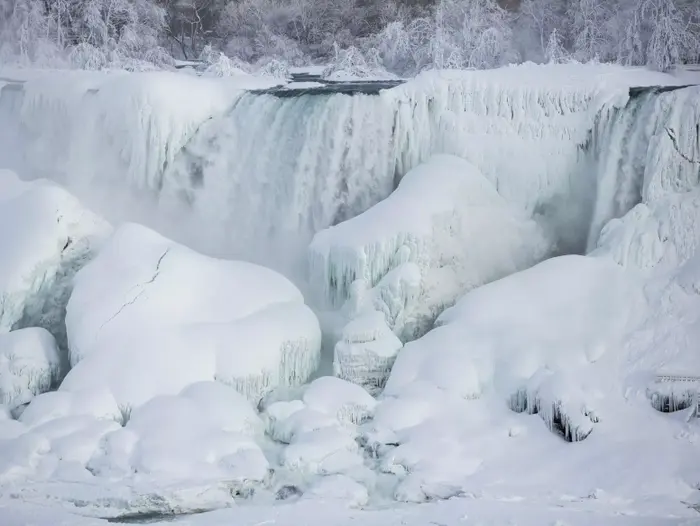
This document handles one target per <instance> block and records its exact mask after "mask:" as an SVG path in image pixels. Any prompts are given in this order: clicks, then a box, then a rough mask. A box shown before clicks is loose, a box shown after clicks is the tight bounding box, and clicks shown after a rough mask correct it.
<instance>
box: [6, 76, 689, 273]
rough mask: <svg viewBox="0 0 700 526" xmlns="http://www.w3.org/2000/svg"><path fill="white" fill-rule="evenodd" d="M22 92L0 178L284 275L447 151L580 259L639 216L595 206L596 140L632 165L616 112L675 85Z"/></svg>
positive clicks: (148, 83)
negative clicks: (32, 184) (632, 98)
mask: <svg viewBox="0 0 700 526" xmlns="http://www.w3.org/2000/svg"><path fill="white" fill-rule="evenodd" d="M14 76H15V78H17V75H16V74H15V75H14ZM3 77H6V75H3ZM20 80H22V82H11V83H7V84H6V85H5V86H4V87H2V88H1V91H0V119H2V122H3V124H4V125H3V127H2V130H1V131H0V164H3V165H7V166H8V167H10V168H14V169H15V170H16V171H18V172H19V173H20V174H22V175H24V176H25V177H35V176H39V175H40V176H50V177H52V178H54V179H58V180H60V181H62V182H64V183H65V184H67V185H68V187H69V189H70V190H71V191H73V192H74V193H76V194H77V195H78V196H79V197H81V198H83V199H86V200H87V201H88V202H89V204H93V205H94V206H95V207H96V208H99V209H100V210H102V211H103V213H105V214H106V215H107V216H108V218H109V219H114V220H121V219H128V220H138V221H141V222H145V223H147V224H149V225H150V226H153V227H157V228H158V229H159V230H161V231H164V232H165V233H166V234H167V235H170V236H171V237H174V238H176V239H178V240H180V241H187V242H189V243H190V244H193V245H195V246H196V248H198V249H200V250H204V251H206V252H208V253H213V252H217V255H222V254H226V255H236V256H246V257H249V258H252V259H256V260H258V261H261V260H264V261H267V262H269V261H270V260H272V261H273V262H274V263H275V264H278V265H279V264H280V262H279V259H280V258H278V257H276V256H277V254H279V253H285V254H286V255H287V257H286V258H285V259H293V258H294V257H295V255H298V253H299V251H301V250H303V248H300V247H303V246H305V242H306V241H308V240H309V239H310V238H311V236H312V235H313V234H314V233H315V232H317V231H318V230H320V229H323V228H326V227H328V226H331V225H333V224H336V223H338V222H339V221H342V220H345V219H348V218H351V217H354V216H355V215H357V214H359V213H360V212H363V211H365V210H367V209H368V208H369V207H370V206H372V205H374V204H376V203H377V202H379V201H380V200H382V199H383V198H385V197H386V196H387V195H389V193H390V192H391V191H392V190H393V189H394V188H395V187H396V184H397V182H398V180H399V179H400V178H401V177H402V176H403V175H404V174H406V173H407V172H408V171H409V170H410V169H411V168H414V167H416V166H417V165H419V164H421V163H422V162H424V161H426V160H427V159H428V158H429V157H431V156H432V155H434V154H441V153H447V154H453V155H457V156H459V157H462V158H464V159H466V160H468V161H469V162H471V163H472V164H474V165H475V166H476V167H477V168H478V169H479V170H480V171H481V172H482V173H483V174H484V175H485V177H486V178H487V179H488V180H489V181H490V182H491V183H492V184H493V185H494V186H495V187H496V189H497V190H498V192H499V193H500V194H501V195H502V196H503V197H504V198H505V199H506V200H507V201H508V202H510V203H511V204H514V205H516V206H519V207H521V208H523V209H524V210H525V211H526V212H527V213H530V214H532V215H534V216H535V217H536V218H538V219H539V220H540V222H541V223H542V224H543V226H545V227H546V228H548V229H550V230H552V231H553V232H554V235H555V237H556V238H557V239H558V241H559V245H560V246H559V250H560V251H562V252H581V251H582V250H583V249H584V248H585V247H586V245H587V244H589V243H588V241H589V239H588V238H589V237H591V236H592V237H595V235H593V234H591V236H589V228H588V227H589V223H590V221H591V217H592V214H593V213H594V212H593V210H594V209H595V210H596V212H595V213H596V221H595V225H596V227H595V229H598V228H599V227H598V225H599V224H601V223H604V222H605V219H607V218H608V217H609V216H615V215H619V214H620V213H624V212H626V211H627V210H626V208H629V207H631V206H634V205H635V204H636V202H635V200H634V199H632V200H631V201H630V202H629V203H627V202H622V203H621V204H618V205H615V206H612V207H611V206H610V205H603V206H602V207H601V206H597V205H596V203H595V201H596V198H595V196H596V190H595V189H596V179H597V177H596V173H597V172H598V167H599V166H600V163H601V162H604V161H602V160H601V155H600V154H599V153H600V152H598V151H596V150H595V148H593V149H592V148H591V145H592V144H593V142H592V139H591V137H592V135H595V136H602V137H606V139H605V140H606V141H607V140H608V139H607V138H608V137H610V138H612V139H613V140H616V141H617V143H616V144H610V145H609V146H610V149H611V151H621V152H622V151H626V149H627V147H626V146H624V145H623V144H622V143H623V142H627V141H628V137H626V135H625V134H624V133H618V134H617V135H614V134H613V132H612V131H611V130H612V129H613V128H614V129H615V130H618V129H620V130H621V129H622V128H624V123H626V122H629V121H630V119H637V118H638V117H636V116H634V115H636V113H638V112H637V110H635V108H633V107H632V106H630V108H629V111H628V109H627V108H625V109H623V110H620V108H624V107H625V105H626V104H628V100H629V93H628V88H629V87H630V86H647V85H668V84H674V83H677V81H676V80H675V79H673V78H672V77H669V76H666V75H662V74H656V73H651V72H648V71H644V70H634V69H633V70H626V69H622V68H617V67H611V66H601V65H590V66H581V65H570V66H569V65H563V66H556V67H541V66H534V65H523V66H518V67H510V68H503V69H500V70H494V71H487V72H433V73H426V74H423V75H421V76H420V77H418V78H417V79H415V80H412V81H410V82H407V83H405V84H404V85H401V86H399V87H397V88H394V89H390V90H385V91H382V92H380V93H379V94H378V95H362V94H356V95H354V96H349V95H344V94H335V95H327V94H326V95H312V94H304V95H300V96H298V97H284V98H279V97H275V96H273V95H260V94H255V93H244V92H243V91H242V90H244V89H246V88H254V87H264V86H265V85H269V84H272V83H273V82H271V81H269V80H260V79H253V78H243V79H233V80H228V81H226V80H221V79H218V80H213V79H202V78H193V77H190V76H186V75H174V74H156V73H152V74H133V75H124V74H97V75H96V74H88V73H71V74H57V73H53V74H50V75H49V74H45V75H33V76H29V78H21V79H20ZM266 83H267V84H266ZM635 104H637V105H640V104H641V105H642V106H643V105H644V104H643V103H642V102H635ZM606 116H609V118H606ZM616 116H617V117H616ZM618 120H622V121H623V124H622V125H621V124H620V123H618ZM615 133H617V132H615ZM611 134H613V135H614V136H613V135H611ZM606 148H607V143H606ZM606 159H607V157H606ZM613 164H614V159H612V160H608V161H607V164H606V166H612V165H613ZM598 178H600V176H599V177H598ZM603 186H604V185H601V187H603ZM134 194H136V195H137V196H138V198H136V197H135V196H134ZM632 194H634V192H632ZM156 208H157V209H158V212H157V213H154V212H153V210H154V209H156ZM185 215H186V216H187V219H186V220H185V219H183V216H185ZM123 216H127V217H123ZM242 225H243V226H244V227H243V228H242ZM600 226H602V225H600ZM203 231H206V235H202V232H203Z"/></svg>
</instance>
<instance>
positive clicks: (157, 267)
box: [95, 247, 171, 341]
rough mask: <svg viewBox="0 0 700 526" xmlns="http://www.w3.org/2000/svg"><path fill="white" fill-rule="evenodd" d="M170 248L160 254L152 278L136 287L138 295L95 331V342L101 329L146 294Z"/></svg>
mask: <svg viewBox="0 0 700 526" xmlns="http://www.w3.org/2000/svg"><path fill="white" fill-rule="evenodd" d="M170 248H171V247H168V248H167V249H166V250H165V252H163V254H161V256H160V257H159V258H158V262H157V263H156V270H155V272H154V273H153V276H152V277H151V279H149V280H148V281H145V282H143V283H141V284H139V285H137V287H141V290H140V291H139V293H138V294H137V295H136V296H134V297H133V298H132V299H131V300H130V301H128V302H126V303H125V304H124V305H122V306H121V307H119V309H118V310H117V312H115V313H114V314H113V315H112V316H110V317H109V319H108V320H107V321H105V322H104V323H103V324H102V325H100V328H99V329H97V332H96V333H95V341H97V337H98V336H99V334H100V332H102V329H104V328H105V326H106V325H107V324H108V323H109V322H111V321H112V320H114V318H116V317H117V316H119V314H121V313H122V312H123V311H124V309H126V308H127V307H128V306H129V305H133V304H134V303H136V301H137V300H138V299H139V298H140V297H141V296H142V295H143V293H144V292H146V285H150V284H152V283H153V282H154V281H155V280H156V278H157V277H158V275H159V274H160V266H161V264H162V263H163V260H164V259H165V256H167V255H168V252H170Z"/></svg>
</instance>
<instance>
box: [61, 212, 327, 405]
mask: <svg viewBox="0 0 700 526" xmlns="http://www.w3.org/2000/svg"><path fill="white" fill-rule="evenodd" d="M66 325H67V328H68V338H69V345H70V358H71V363H72V365H73V366H74V368H73V369H72V370H71V372H70V373H69V375H68V376H67V378H66V379H65V381H64V382H63V384H62V385H61V389H62V390H73V389H76V388H85V387H86V386H98V385H108V386H109V387H110V388H111V389H112V391H113V393H114V395H115V397H116V398H117V401H118V402H119V404H120V405H122V406H124V407H131V406H135V405H140V404H142V403H144V402H146V401H147V400H148V399H150V398H151V397H153V396H156V395H166V394H176V393H177V392H179V391H180V390H181V389H182V388H183V387H185V386H187V385H189V384H190V383H194V382H198V381H206V380H215V379H216V380H219V381H221V382H223V383H226V384H229V385H232V386H234V387H235V388H236V389H238V390H239V391H240V392H241V393H242V394H244V395H245V396H247V397H248V398H250V399H251V400H254V401H257V400H258V399H260V398H261V397H262V396H264V395H265V394H266V393H267V392H269V391H270V390H272V389H274V388H275V387H277V386H293V385H298V384H301V383H303V382H304V381H305V380H306V379H308V377H309V375H310V374H311V373H312V372H313V371H314V370H315V369H316V367H317V365H318V360H319V353H320V340H321V335H320V329H319V326H318V321H317V320H316V317H315V316H314V314H313V313H312V312H311V310H310V309H309V308H308V307H307V306H306V305H305V304H304V301H303V297H302V295H301V293H300V292H299V290H298V289H297V288H296V287H295V286H294V285H292V283H291V282H290V281H288V280H287V279H286V278H284V277H282V276H281V275H279V274H277V273H275V272H273V271H271V270H269V269H266V268H263V267H259V266H257V265H253V264H251V263H245V262H241V261H228V260H220V259H213V258H209V257H206V256H203V255H201V254H198V253H196V252H194V251H192V250H190V249H188V248H185V247H184V246H182V245H178V244H177V243H174V242H172V241H170V240H169V239H166V238H164V237H162V236H160V235H159V234H156V233H155V232H153V231H151V230H149V229H147V228H145V227H141V226H139V225H135V224H126V225H122V226H121V227H120V228H119V229H118V230H117V231H116V232H115V234H114V235H113V236H112V238H110V240H109V241H108V242H107V243H106V244H105V246H104V249H103V250H102V251H101V253H100V254H99V256H98V257H97V258H96V259H95V260H94V261H92V262H91V263H90V264H89V265H88V266H86V267H85V268H84V269H83V270H82V271H81V272H80V273H79V274H78V275H77V276H76V279H75V288H74V291H73V294H72V296H71V298H70V302H69V305H68V312H67V316H66Z"/></svg>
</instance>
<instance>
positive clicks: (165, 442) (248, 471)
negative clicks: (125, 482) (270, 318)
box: [102, 387, 268, 484]
mask: <svg viewBox="0 0 700 526" xmlns="http://www.w3.org/2000/svg"><path fill="white" fill-rule="evenodd" d="M228 389H230V388H228ZM197 390H201V387H199V388H198V389H197ZM192 393H193V391H192V390H189V392H188V390H185V392H184V393H183V394H182V395H181V396H158V397H155V398H153V399H151V400H149V401H148V402H147V403H145V404H144V405H142V406H141V407H138V408H136V409H134V410H133V411H132V413H131V417H130V419H129V422H128V423H127V425H126V427H125V430H127V431H130V432H132V433H134V434H135V435H136V437H137V439H136V440H135V441H134V442H133V444H132V443H130V442H131V441H130V440H129V439H128V438H127V439H126V441H125V442H124V439H123V438H119V442H123V444H124V446H123V447H126V448H129V449H133V451H132V453H131V457H130V462H131V468H132V470H133V471H134V472H138V473H145V474H148V475H151V476H154V477H157V478H163V479H164V480H167V479H168V478H176V479H187V478H192V477H197V478H201V479H212V478H213V479H226V480H230V481H232V482H236V483H237V484H248V483H255V482H258V483H259V482H261V481H262V480H263V479H265V477H267V475H268V463H267V460H266V459H265V455H264V454H263V452H262V451H261V449H260V447H259V446H258V445H257V443H256V442H255V440H253V438H252V435H251V425H250V422H249V421H246V419H245V418H241V416H244V414H245V413H246V410H245V409H243V410H242V414H241V415H240V416H239V418H238V420H239V422H238V423H237V425H236V426H234V427H232V421H231V418H230V417H228V416H227V415H226V414H225V412H223V411H222V410H221V409H223V406H222V405H221V404H225V403H226V398H224V399H223V400H220V401H219V402H218V404H220V407H219V410H218V411H216V413H212V412H211V411H208V410H207V405H206V401H205V400H204V398H203V397H194V398H193V397H191V395H192ZM236 394H237V393H235V392H234V393H232V395H229V396H228V397H229V398H230V397H232V396H235V395H236ZM232 410H235V407H233V408H232ZM239 413H241V409H240V408H239ZM236 427H237V428H236ZM106 445H107V444H106ZM117 451H119V449H117ZM123 457H124V454H123V453H121V454H119V455H118V456H117V459H116V460H117V467H118V463H119V461H120V460H121V459H122V458H123ZM106 460H108V459H106ZM102 463H103V469H104V460H103V461H102Z"/></svg>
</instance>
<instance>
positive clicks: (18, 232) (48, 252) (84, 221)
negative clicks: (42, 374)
mask: <svg viewBox="0 0 700 526" xmlns="http://www.w3.org/2000/svg"><path fill="white" fill-rule="evenodd" d="M0 213H1V214H2V218H0V219H1V220H0V245H2V247H3V257H2V258H1V259H0V331H3V332H7V331H9V330H11V329H19V328H23V327H43V328H45V329H47V330H48V331H49V332H51V333H52V334H53V335H54V336H55V337H56V339H57V340H58V343H59V345H60V346H61V347H62V348H63V350H64V351H65V347H66V334H65V327H64V323H63V318H64V316H65V308H66V303H67V301H68V296H69V295H70V293H71V288H72V283H71V281H72V279H73V276H74V275H75V273H76V272H77V271H78V270H79V269H80V268H82V267H83V265H85V264H86V263H87V262H88V261H89V260H90V259H91V258H92V257H93V256H94V254H95V251H96V248H97V247H98V246H99V245H100V244H101V242H102V241H103V240H104V238H105V237H106V236H107V235H108V234H109V232H110V227H109V225H108V224H107V223H106V222H105V221H104V220H103V219H101V218H100V217H98V216H97V215H95V214H93V213H92V212H90V211H89V210H87V209H86V208H85V207H83V206H82V205H81V204H80V203H79V202H78V201H77V200H76V199H75V198H74V197H73V196H72V195H70V194H69V193H68V192H66V191H65V190H63V189H62V188H60V187H58V186H56V185H55V184H53V183H51V182H49V181H44V180H40V181H33V182H24V181H20V180H19V179H18V178H17V176H16V175H15V174H14V173H12V172H9V171H7V170H0ZM64 365H65V364H64ZM64 373H65V371H64Z"/></svg>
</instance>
